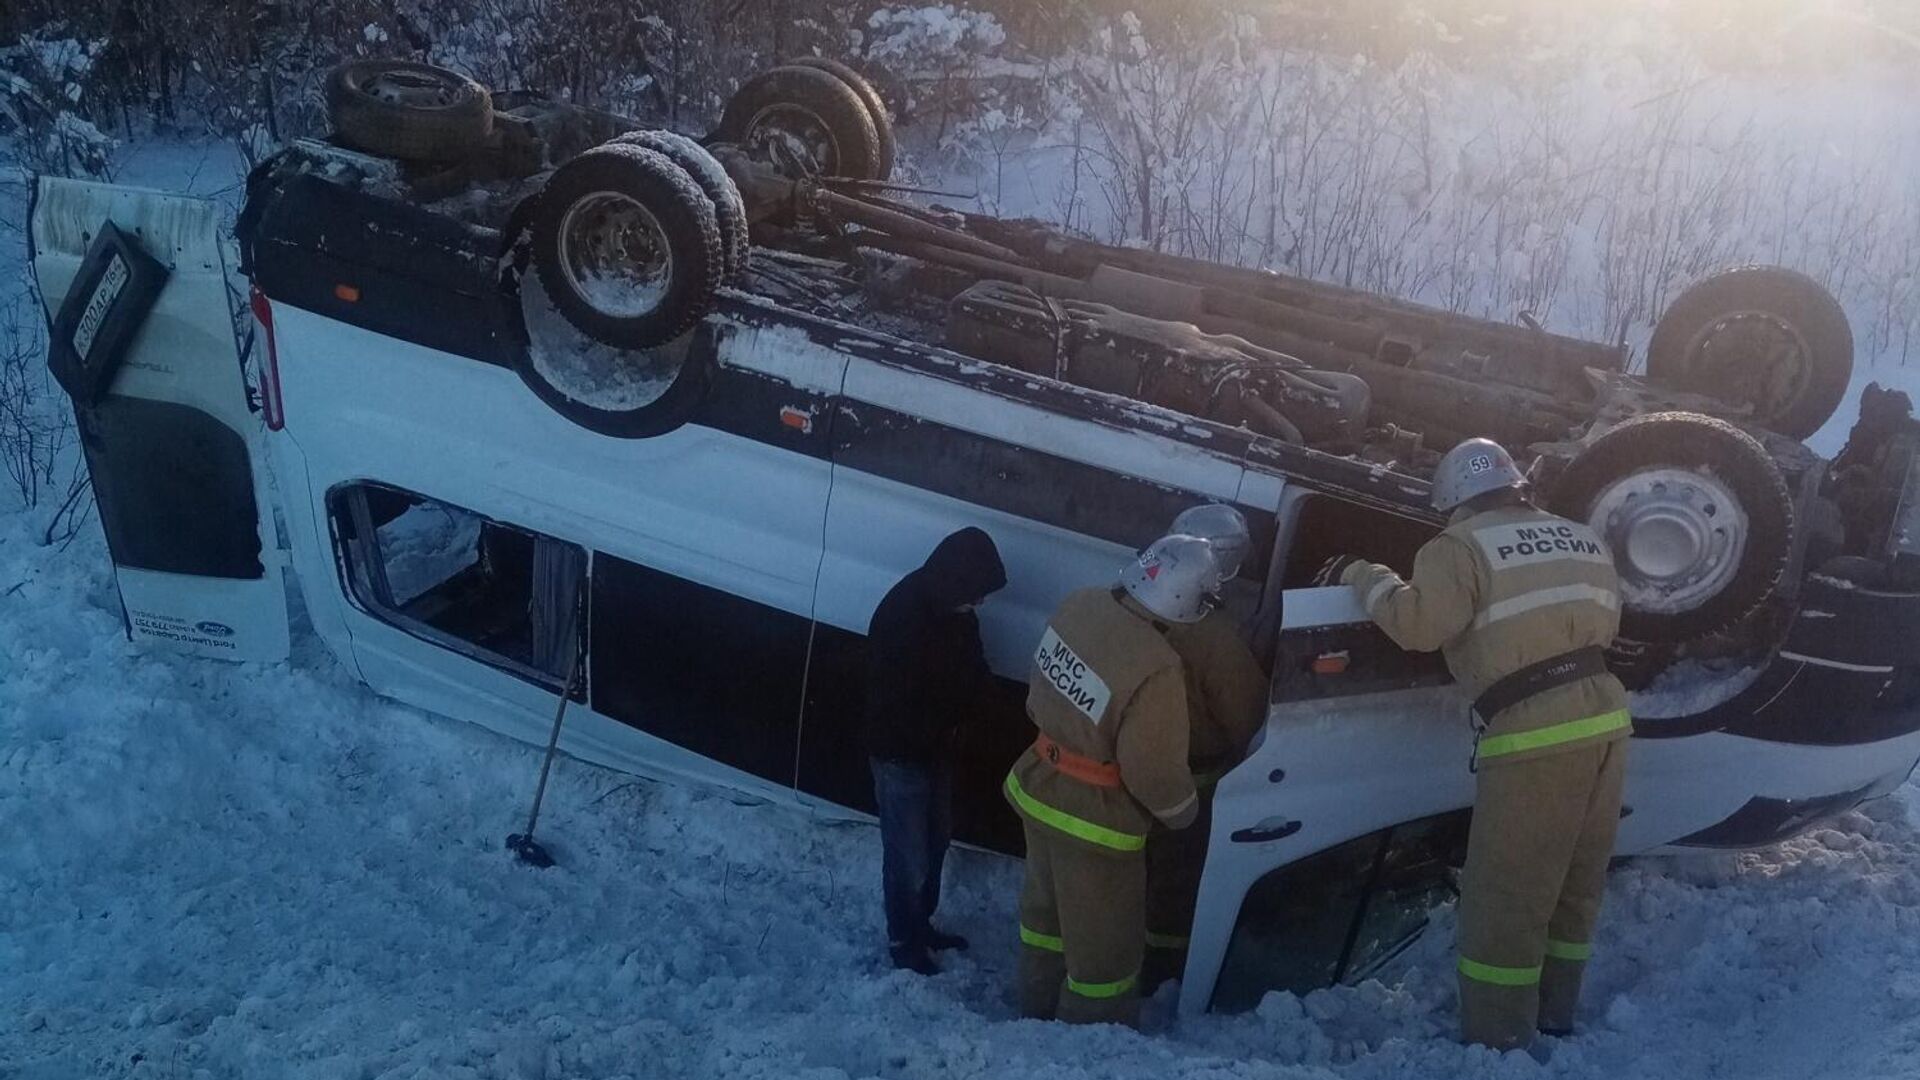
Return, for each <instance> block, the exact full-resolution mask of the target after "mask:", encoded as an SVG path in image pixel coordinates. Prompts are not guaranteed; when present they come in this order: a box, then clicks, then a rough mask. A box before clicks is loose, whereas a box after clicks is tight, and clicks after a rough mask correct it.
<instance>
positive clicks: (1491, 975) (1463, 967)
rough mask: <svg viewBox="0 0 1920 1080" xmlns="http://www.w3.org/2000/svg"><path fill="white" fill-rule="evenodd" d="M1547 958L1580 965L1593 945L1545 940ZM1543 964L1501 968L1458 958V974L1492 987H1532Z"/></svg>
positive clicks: (1542, 968) (1589, 957)
mask: <svg viewBox="0 0 1920 1080" xmlns="http://www.w3.org/2000/svg"><path fill="white" fill-rule="evenodd" d="M1547 956H1548V957H1549V958H1550V959H1554V960H1564V961H1568V962H1570V963H1582V962H1584V961H1587V960H1590V959H1592V958H1593V945H1592V944H1591V943H1581V942H1573V941H1555V940H1554V939H1552V938H1548V939H1547ZM1544 969H1545V965H1544V964H1535V965H1534V966H1532V967H1501V966H1499V965H1498V964H1483V963H1481V962H1479V961H1478V960H1469V959H1467V958H1466V957H1464V956H1463V957H1461V958H1460V974H1462V975H1465V976H1466V977H1467V978H1469V979H1472V980H1474V981H1475V982H1483V983H1490V984H1492V985H1494V986H1532V985H1533V984H1534V983H1537V982H1539V981H1540V973H1541V971H1542V970H1544Z"/></svg>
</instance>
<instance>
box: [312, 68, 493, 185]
mask: <svg viewBox="0 0 1920 1080" xmlns="http://www.w3.org/2000/svg"><path fill="white" fill-rule="evenodd" d="M326 98H327V117H328V119H329V120H330V121H331V122H332V124H333V132H334V135H335V136H336V137H338V139H339V140H340V142H342V143H343V144H345V145H346V146H349V147H351V148H353V149H355V150H364V151H366V152H368V153H370V154H379V155H382V156H383V157H392V158H400V159H401V160H403V161H426V162H450V161H458V160H460V159H461V158H464V157H466V156H468V155H469V154H472V153H474V152H475V151H477V150H479V149H480V148H481V147H483V146H485V145H486V142H487V139H488V138H489V137H490V136H491V135H492V134H493V98H492V97H491V96H490V95H489V94H488V93H487V90H486V87H484V86H481V85H480V84H479V83H477V82H474V81H473V80H472V79H469V78H467V77H466V76H465V75H462V74H460V73H459V72H457V71H448V70H447V69H446V68H442V67H434V66H433V65H432V64H416V63H413V62H411V61H407V60H356V61H354V62H352V63H348V64H341V65H340V66H339V67H336V68H334V69H333V70H332V71H331V72H329V73H328V74H327V83H326Z"/></svg>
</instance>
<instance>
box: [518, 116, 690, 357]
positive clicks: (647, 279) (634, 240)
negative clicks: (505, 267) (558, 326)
mask: <svg viewBox="0 0 1920 1080" xmlns="http://www.w3.org/2000/svg"><path fill="white" fill-rule="evenodd" d="M539 200H540V201H539V203H538V204H537V207H536V209H535V210H534V215H533V268H534V272H535V273H537V274H538V275H539V276H540V283H541V284H542V285H543V286H544V287H545V289H546V292H547V295H548V296H550V297H551V298H552V300H553V306H554V307H555V309H557V310H558V311H559V312H560V314H561V315H562V316H564V317H565V318H566V320H567V321H568V322H570V323H572V324H573V325H574V326H575V327H576V328H578V329H579V330H580V331H581V332H583V333H585V334H588V335H590V336H592V337H593V338H595V339H596V340H599V341H602V342H605V343H607V344H609V345H615V346H618V347H620V348H625V349H645V348H649V347H651V346H654V345H660V344H664V343H666V342H668V341H672V340H673V339H674V338H677V337H679V336H680V335H681V334H684V333H686V332H687V330H688V329H690V328H691V327H692V326H693V325H694V324H695V323H697V322H699V321H700V320H701V319H702V318H705V317H706V314H707V312H709V311H711V310H712V309H713V303H714V298H715V295H716V293H717V292H718V291H719V288H720V279H721V277H722V276H723V275H724V273H725V271H726V257H725V255H724V254H723V252H722V242H721V239H720V226H719V224H718V222H717V221H716V219H715V216H714V207H713V202H712V200H710V199H708V198H707V196H706V193H705V192H703V191H701V190H700V185H699V184H697V183H695V182H694V180H693V178H692V177H691V176H688V175H687V173H686V170H684V169H682V168H681V167H680V166H678V165H676V164H674V163H673V161H672V160H671V159H669V158H668V157H666V156H665V155H664V154H661V153H658V152H657V151H653V150H649V149H646V148H645V147H641V146H627V145H621V144H618V143H612V144H608V145H605V146H601V147H597V148H595V149H593V150H589V151H588V152H586V153H584V154H581V155H580V156H579V157H577V158H574V159H573V160H572V161H569V162H567V163H566V164H565V165H562V166H560V168H558V169H556V170H554V173H553V175H552V176H551V177H549V178H548V180H547V182H546V185H545V186H544V187H542V188H541V189H540V196H539Z"/></svg>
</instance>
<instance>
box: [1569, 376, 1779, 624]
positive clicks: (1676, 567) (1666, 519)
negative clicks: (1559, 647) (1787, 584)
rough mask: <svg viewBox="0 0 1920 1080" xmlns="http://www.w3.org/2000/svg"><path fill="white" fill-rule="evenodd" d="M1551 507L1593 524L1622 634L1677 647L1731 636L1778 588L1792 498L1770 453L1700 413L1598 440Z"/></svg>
mask: <svg viewBox="0 0 1920 1080" xmlns="http://www.w3.org/2000/svg"><path fill="white" fill-rule="evenodd" d="M1549 505H1550V507H1551V508H1552V510H1553V511H1554V512H1555V513H1557V514H1560V515H1562V516H1565V517H1569V518H1573V519H1574V520H1577V521H1584V522H1586V523H1587V524H1589V525H1591V526H1592V527H1593V528H1594V530H1595V531H1596V532H1598V533H1599V534H1600V535H1601V536H1602V537H1603V538H1604V539H1605V540H1606V542H1607V544H1608V546H1609V547H1610V548H1611V549H1612V551H1613V561H1614V565H1615V566H1616V567H1617V568H1618V569H1619V572H1620V594H1621V600H1622V610H1621V620H1620V632H1621V636H1623V637H1625V638H1628V639H1630V640H1633V641H1639V642H1646V643H1649V644H1671V643H1677V642H1681V641H1688V640H1692V639H1694V638H1697V637H1701V636H1704V635H1707V634H1711V633H1715V632H1717V631H1720V630H1724V629H1726V628H1727V627H1729V626H1731V625H1732V624H1734V623H1736V622H1739V621H1740V620H1742V619H1744V618H1746V617H1747V616H1749V615H1751V614H1753V612H1754V611H1755V610H1756V609H1758V608H1759V607H1760V606H1761V605H1762V604H1764V603H1765V602H1766V601H1767V600H1768V598H1770V597H1771V596H1772V595H1773V593H1774V591H1775V590H1776V589H1777V588H1778V587H1779V585H1780V579H1781V576H1782V575H1783V574H1785V572H1786V568H1787V562H1788V559H1789V557H1790V555H1791V553H1792V549H1793V499H1792V496H1791V495H1790V494H1789V493H1788V490H1787V485H1786V481H1785V480H1784V479H1783V478H1782V477H1781V475H1780V470H1779V469H1778V468H1776V467H1775V466H1774V463H1773V459H1772V458H1771V457H1769V456H1768V454H1767V452H1766V450H1765V449H1764V448H1763V447H1761V445H1760V444H1759V443H1758V442H1757V441H1755V440H1754V439H1753V437H1752V436H1750V435H1748V434H1746V433H1745V432H1743V431H1741V430H1740V429H1738V428H1736V427H1734V426H1733V425H1731V424H1728V423H1725V422H1724V421H1720V420H1716V419H1713V418H1711V417H1707V416H1701V415H1699V414H1697V413H1655V414H1653V415H1651V416H1643V417H1639V418H1636V419H1633V420H1629V421H1627V422H1626V423H1623V424H1621V425H1619V426H1618V427H1615V428H1613V429H1612V430H1610V431H1608V432H1606V433H1605V434H1603V435H1601V436H1600V437H1599V438H1598V439H1596V440H1594V442H1593V443H1592V445H1590V446H1588V447H1587V448H1586V450H1584V451H1582V452H1581V454H1580V456H1578V457H1576V458H1575V459H1574V460H1573V462H1572V464H1570V465H1568V466H1567V468H1566V470H1565V471H1564V472H1563V473H1561V475H1560V478H1559V480H1558V481H1557V482H1556V483H1555V485H1554V488H1553V492H1552V496H1551V498H1550V499H1549Z"/></svg>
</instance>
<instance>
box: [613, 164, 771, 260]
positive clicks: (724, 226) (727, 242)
mask: <svg viewBox="0 0 1920 1080" xmlns="http://www.w3.org/2000/svg"><path fill="white" fill-rule="evenodd" d="M613 142H614V143H615V144H618V145H623V146H644V147H646V148H647V149H648V150H652V151H654V152H655V153H658V154H661V155H663V156H665V157H667V158H669V159H671V160H672V162H673V163H674V164H675V165H678V166H680V168H681V169H683V170H684V171H685V172H686V174H687V175H688V176H690V177H692V178H693V182H694V183H696V184H699V185H700V190H701V191H703V192H705V193H706V196H707V199H708V201H710V202H712V203H713V219H714V223H715V224H717V225H718V226H719V227H720V254H721V257H722V261H723V262H724V263H725V265H726V269H725V270H724V271H723V272H722V274H721V279H722V281H723V282H734V281H738V280H739V279H740V275H742V274H744V273H746V271H747V259H748V252H749V251H751V250H752V246H753V245H752V242H751V241H750V240H749V239H748V235H747V204H746V203H745V202H743V201H742V200H741V198H740V189H739V188H737V187H735V186H734V183H733V178H732V177H730V176H728V175H727V170H726V169H724V168H722V167H721V165H720V163H719V162H718V161H715V160H714V159H713V155H712V154H709V153H707V150H706V148H705V147H703V146H701V145H700V144H699V143H697V142H694V141H693V140H692V139H689V138H687V137H686V136H685V135H679V134H676V133H674V132H671V131H629V132H627V133H626V134H625V135H621V136H619V137H617V138H615V139H614V140H613Z"/></svg>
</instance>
